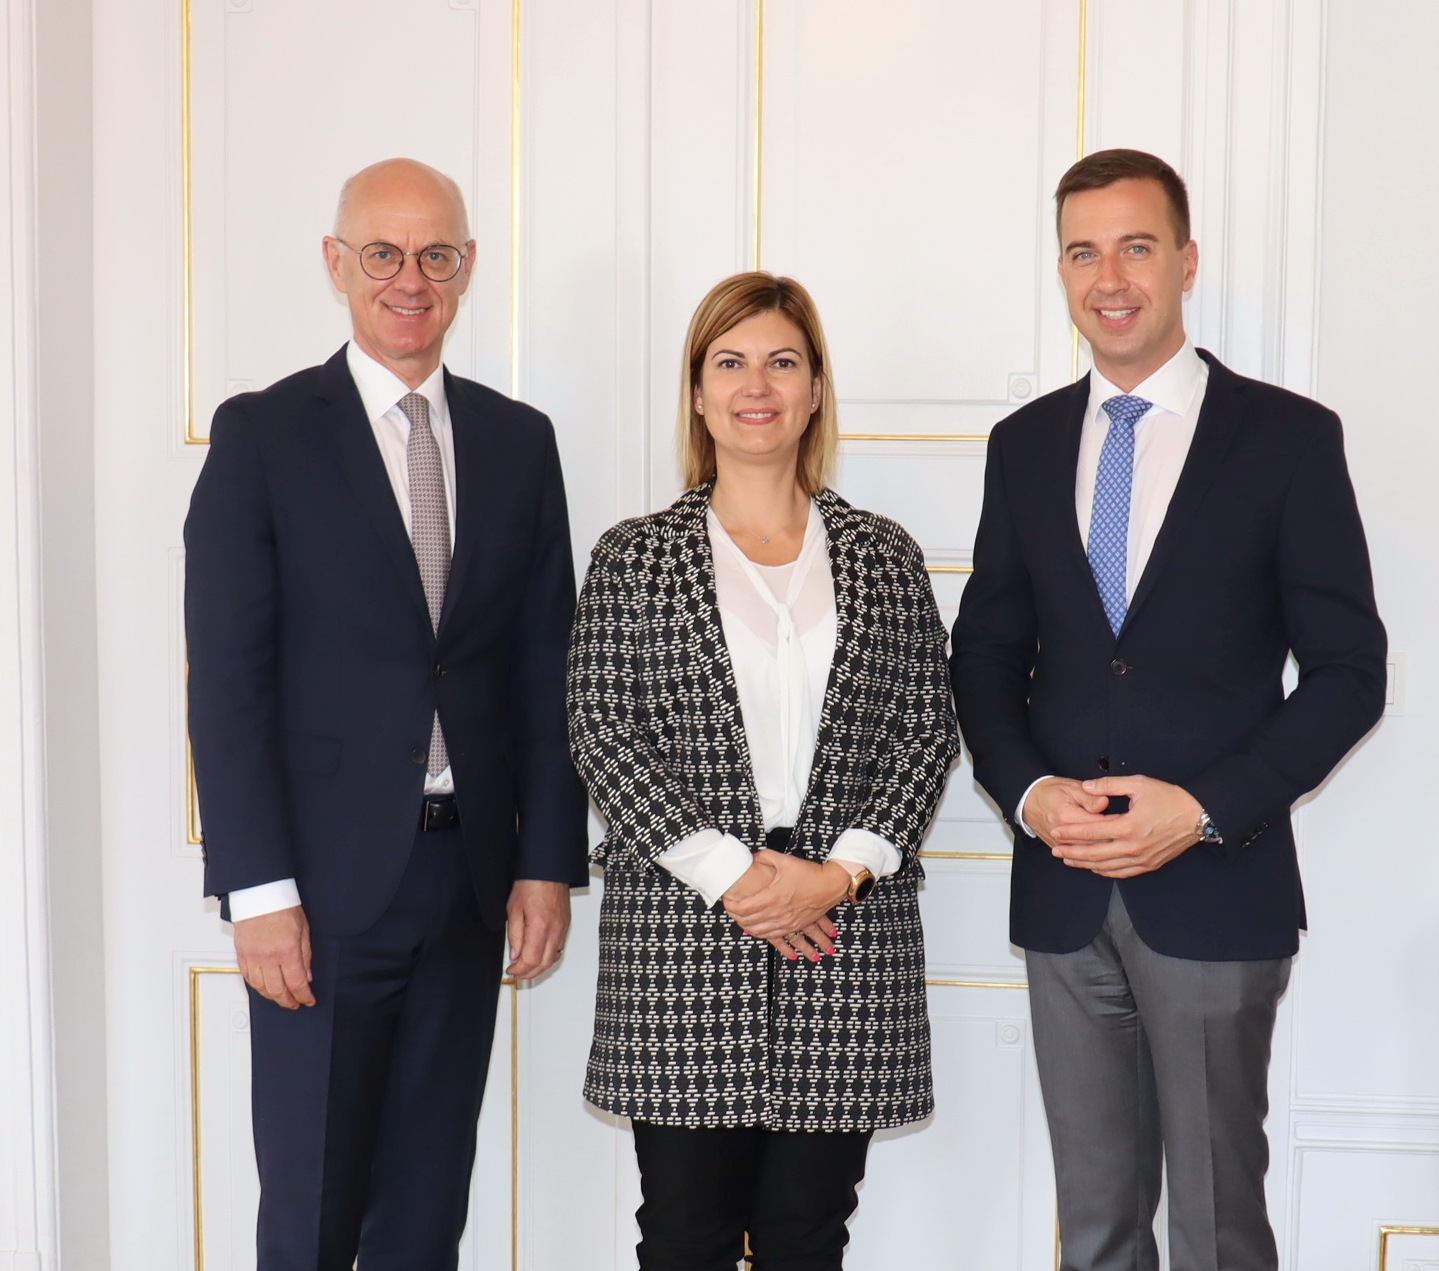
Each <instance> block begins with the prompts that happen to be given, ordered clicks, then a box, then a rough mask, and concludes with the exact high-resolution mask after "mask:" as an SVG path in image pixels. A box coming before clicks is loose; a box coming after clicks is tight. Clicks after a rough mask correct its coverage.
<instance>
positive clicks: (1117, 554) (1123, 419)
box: [1089, 395, 1150, 635]
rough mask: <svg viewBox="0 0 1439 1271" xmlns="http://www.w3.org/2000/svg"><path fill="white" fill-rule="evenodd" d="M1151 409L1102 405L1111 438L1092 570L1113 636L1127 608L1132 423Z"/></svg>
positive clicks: (1131, 401) (1101, 476) (1093, 526)
mask: <svg viewBox="0 0 1439 1271" xmlns="http://www.w3.org/2000/svg"><path fill="white" fill-rule="evenodd" d="M1149 407H1150V403H1149V402H1146V401H1145V400H1144V398H1142V397H1130V396H1127V395H1126V396H1121V397H1111V398H1110V399H1109V400H1108V401H1107V402H1105V403H1104V413H1105V414H1106V415H1108V416H1109V419H1110V425H1109V435H1108V436H1107V437H1105V439H1104V448H1103V449H1102V450H1101V451H1100V452H1099V471H1098V472H1097V473H1096V474H1095V480H1094V511H1093V513H1092V514H1091V516H1090V518H1089V568H1090V569H1091V570H1093V571H1094V581H1095V584H1096V585H1097V586H1098V588H1099V598H1100V600H1102V601H1103V602H1104V612H1105V615H1106V616H1107V617H1108V618H1109V626H1110V629H1111V630H1113V632H1114V634H1115V635H1118V634H1119V628H1120V627H1122V626H1123V625H1124V615H1125V614H1126V613H1127V612H1128V610H1129V597H1128V592H1127V581H1128V579H1127V575H1128V570H1129V491H1130V487H1131V486H1132V485H1133V484H1134V425H1135V424H1137V423H1138V422H1139V421H1140V420H1141V419H1142V418H1143V417H1144V413H1145V411H1147V410H1148V409H1149Z"/></svg>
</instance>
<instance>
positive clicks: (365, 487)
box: [320, 349, 429, 625]
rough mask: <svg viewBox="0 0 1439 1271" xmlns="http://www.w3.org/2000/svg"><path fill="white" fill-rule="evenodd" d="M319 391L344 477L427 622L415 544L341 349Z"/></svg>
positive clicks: (327, 365) (328, 366)
mask: <svg viewBox="0 0 1439 1271" xmlns="http://www.w3.org/2000/svg"><path fill="white" fill-rule="evenodd" d="M320 391H321V394H322V396H323V398H324V400H325V402H326V404H327V409H325V410H323V411H321V412H320V426H321V428H322V430H323V431H324V433H325V435H326V436H327V437H328V438H329V441H330V445H331V447H332V448H333V450H334V452H335V455H336V457H337V459H338V460H339V463H340V469H341V471H342V472H343V474H344V477H345V480H346V481H347V482H348V483H349V486H350V488H351V490H352V491H353V492H354V495H355V498H356V499H357V500H358V501H359V503H360V506H361V507H362V508H364V510H365V513H366V515H367V516H368V517H369V518H370V521H371V523H372V524H373V525H374V527H375V532H376V533H377V534H378V535H379V537H380V541H381V542H382V543H383V544H384V547H385V551H386V553H387V554H388V555H389V556H390V558H391V559H392V560H393V562H394V564H395V567H396V568H397V569H398V570H399V571H400V575H401V577H402V578H403V580H404V586H405V591H406V593H407V594H408V595H409V596H410V599H411V600H412V601H413V602H414V604H415V606H416V608H417V609H418V610H419V612H420V615H421V616H422V617H423V618H424V619H425V621H426V624H427V625H428V622H429V608H428V606H427V605H426V603H425V589H424V587H423V585H422V584H421V582H420V567H419V565H418V564H417V563H416V562H415V549H414V545H413V544H412V543H411V542H410V536H409V534H407V533H406V532H405V521H404V517H402V516H401V515H400V506H399V504H398V503H396V502H395V491H394V487H393V486H391V484H390V477H389V474H388V473H387V472H386V471H385V463H384V460H383V459H381V458H380V448H379V446H378V445H377V444H376V442H375V434H374V432H373V431H372V430H371V428H370V424H369V420H367V419H366V418H365V408H364V405H363V403H361V401H360V393H359V390H358V389H357V388H356V387H355V381H354V380H353V379H352V378H351V377H350V370H349V367H348V366H347V365H346V363H345V350H344V349H341V350H340V351H339V352H338V353H337V354H335V356H334V357H332V358H331V359H330V360H329V361H328V362H326V363H325V365H324V367H323V368H322V369H321V372H320Z"/></svg>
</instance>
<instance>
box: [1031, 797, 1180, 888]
mask: <svg viewBox="0 0 1439 1271" xmlns="http://www.w3.org/2000/svg"><path fill="white" fill-rule="evenodd" d="M1084 793H1085V794H1087V795H1090V796H1092V797H1096V798H1103V799H1105V800H1108V799H1109V798H1110V797H1112V796H1114V795H1127V796H1128V798H1129V811H1128V812H1125V813H1122V814H1120V815H1119V816H1106V817H1099V818H1096V819H1095V820H1092V821H1073V820H1071V821H1068V822H1061V823H1060V824H1059V825H1057V826H1055V828H1054V831H1053V833H1054V839H1053V842H1052V843H1051V847H1052V849H1053V851H1054V854H1055V855H1056V856H1057V857H1059V858H1060V859H1061V860H1062V861H1063V862H1064V863H1065V864H1066V865H1072V866H1074V867H1075V868H1076V869H1089V870H1093V871H1094V872H1095V873H1096V874H1099V875H1100V876H1101V877H1103V878H1133V877H1134V876H1135V875H1136V874H1148V873H1150V872H1151V871H1153V870H1156V869H1158V868H1159V867H1160V866H1161V865H1166V864H1168V863H1169V862H1170V861H1172V860H1173V859H1174V858H1175V857H1176V856H1178V855H1179V854H1180V853H1181V852H1186V851H1188V850H1189V849H1190V848H1191V847H1193V846H1194V845H1195V844H1196V843H1197V842H1199V817H1200V815H1201V813H1202V812H1203V809H1202V808H1201V807H1200V806H1199V801H1198V800H1197V799H1196V798H1195V797H1194V796H1193V795H1192V794H1190V793H1189V791H1187V790H1185V789H1183V788H1182V787H1180V786H1175V785H1170V784H1169V782H1167V781H1156V780H1154V778H1152V777H1101V778H1099V779H1098V780H1096V781H1086V782H1085V783H1084Z"/></svg>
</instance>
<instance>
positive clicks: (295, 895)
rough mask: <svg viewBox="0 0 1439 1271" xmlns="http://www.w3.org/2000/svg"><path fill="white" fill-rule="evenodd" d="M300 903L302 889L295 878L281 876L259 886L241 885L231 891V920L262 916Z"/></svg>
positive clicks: (238, 920) (236, 920) (241, 920)
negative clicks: (237, 889) (236, 889)
mask: <svg viewBox="0 0 1439 1271" xmlns="http://www.w3.org/2000/svg"><path fill="white" fill-rule="evenodd" d="M299 903H300V889H299V888H298V887H297V886H296V885H295V880H294V879H293V878H279V879H276V880H275V881H274V882H273V883H260V884H259V886H257V887H241V888H240V890H239V891H232V892H231V893H230V921H231V922H243V921H244V920H245V919H246V918H261V917H263V916H264V915H265V914H273V913H279V911H280V910H282V909H293V908H294V907H295V906H296V905H298V904H299Z"/></svg>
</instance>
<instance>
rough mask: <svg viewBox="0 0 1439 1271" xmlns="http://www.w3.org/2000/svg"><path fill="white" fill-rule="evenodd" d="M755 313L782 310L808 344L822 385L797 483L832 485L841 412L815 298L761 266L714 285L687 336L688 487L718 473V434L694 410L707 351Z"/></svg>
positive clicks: (682, 451)
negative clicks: (839, 411) (716, 445)
mask: <svg viewBox="0 0 1439 1271" xmlns="http://www.w3.org/2000/svg"><path fill="white" fill-rule="evenodd" d="M757 313H782V314H784V316H785V317H786V318H788V319H789V320H790V321H791V322H793V323H794V324H795V326H797V327H798V328H799V329H800V331H801V332H802V333H803V335H804V338H805V342H806V343H807V344H808V345H809V361H810V369H811V373H812V374H813V375H814V377H815V378H816V379H818V380H819V381H820V383H821V384H822V385H823V388H824V391H823V392H822V393H821V394H820V400H819V409H818V410H816V411H815V412H814V414H813V415H811V416H810V421H809V427H807V428H806V429H805V430H804V436H802V437H801V438H800V441H799V471H798V477H799V483H800V486H801V487H802V488H803V489H804V492H805V493H806V494H815V493H817V492H818V491H819V490H822V489H823V488H824V487H825V486H826V485H828V484H829V481H830V478H831V477H832V476H833V474H834V461H835V453H836V451H837V450H838V449H839V414H838V412H837V411H836V409H835V404H834V384H833V383H832V382H831V380H830V377H829V347H828V346H827V345H826V344H825V339H824V328H823V327H822V326H820V322H819V310H818V309H816V308H815V303H814V298H813V297H812V296H811V295H810V294H809V292H807V291H806V290H805V289H804V288H803V287H802V286H800V284H799V283H797V282H795V280H794V279H793V278H780V277H776V276H775V275H774V274H770V273H765V272H764V271H762V270H754V271H752V272H750V273H744V274H734V275H732V276H731V277H729V278H726V279H725V280H724V281H723V282H720V283H716V284H715V285H714V286H713V287H711V288H710V290H709V294H708V295H706V296H705V298H704V299H703V300H701V301H700V303H699V308H697V309H696V310H695V313H694V317H693V318H691V319H690V327H689V332H688V334H686V336H685V351H684V364H683V367H682V368H681V371H680V410H679V429H678V443H679V457H680V469H681V471H682V473H683V476H684V483H685V487H686V488H687V489H689V488H692V487H694V486H697V485H699V484H700V483H701V482H704V481H708V480H709V479H710V478H711V477H712V476H714V474H715V447H714V438H712V437H711V436H710V434H709V429H708V428H706V427H705V421H704V416H703V415H701V414H700V413H699V412H698V411H697V410H695V390H696V389H697V388H698V387H699V382H700V373H701V370H702V369H703V366H704V359H705V350H706V349H708V348H709V346H710V345H711V344H713V343H714V342H715V341H716V340H718V339H719V338H720V336H722V335H723V334H724V333H725V332H726V331H728V330H730V329H731V328H733V327H735V326H738V325H739V324H740V323H741V322H743V321H744V320H745V319H746V318H752V317H754V315H755V314H757Z"/></svg>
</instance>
